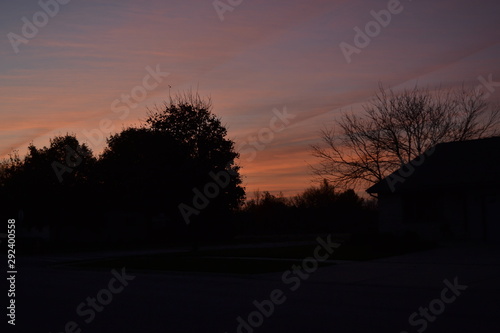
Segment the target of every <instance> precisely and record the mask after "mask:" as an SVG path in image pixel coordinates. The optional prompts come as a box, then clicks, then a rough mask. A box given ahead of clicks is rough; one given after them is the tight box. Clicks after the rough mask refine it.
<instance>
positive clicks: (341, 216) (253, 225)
mask: <svg viewBox="0 0 500 333" xmlns="http://www.w3.org/2000/svg"><path fill="white" fill-rule="evenodd" d="M106 142H107V144H106V147H105V148H104V150H103V152H102V153H101V154H100V155H98V156H95V155H94V153H93V151H92V150H91V149H90V147H89V146H88V145H87V144H85V143H81V142H79V141H78V139H77V138H76V136H75V135H72V134H66V135H62V136H57V137H55V138H52V139H51V140H50V144H49V146H46V147H42V148H39V147H36V146H35V145H34V144H30V145H29V147H28V151H27V153H26V155H25V156H24V157H20V156H19V154H18V153H13V154H11V155H10V157H9V158H7V159H4V160H3V161H1V162H0V202H1V203H2V204H1V205H2V209H1V213H0V214H1V217H2V219H3V220H6V219H11V218H16V219H17V220H18V221H17V225H16V227H17V230H18V231H19V232H20V235H21V236H22V237H24V240H23V242H24V247H25V248H26V247H29V246H30V244H29V243H30V242H31V243H33V244H31V245H33V246H34V247H36V246H39V245H40V243H43V244H46V243H50V244H55V245H57V246H59V247H64V248H66V247H71V246H79V245H78V244H80V245H81V244H92V245H95V244H100V246H104V247H106V246H116V245H117V244H122V245H124V246H131V247H137V246H141V245H142V244H146V245H148V246H150V245H151V244H159V245H165V244H173V243H183V242H184V243H185V242H193V241H194V243H195V244H197V243H199V242H203V241H206V240H227V239H231V238H232V237H234V236H235V235H283V234H304V233H318V232H357V231H359V230H364V231H366V230H371V229H372V228H373V227H374V225H375V222H374V218H373V217H374V214H375V212H374V209H373V207H372V206H371V202H370V201H366V200H364V199H362V198H360V197H359V196H357V195H356V194H355V192H354V191H352V190H348V191H343V192H337V191H335V189H334V188H333V187H332V186H331V185H330V184H329V183H328V182H326V181H325V182H324V183H323V184H322V185H321V186H320V187H317V188H316V187H313V188H310V189H308V190H306V191H304V192H303V193H302V194H300V195H297V196H295V197H293V198H284V197H283V196H279V195H278V196H275V195H272V194H270V193H269V192H263V193H257V195H256V196H255V197H254V198H252V199H250V200H248V201H247V202H245V199H246V197H245V190H244V188H243V187H242V185H241V184H242V181H241V176H240V174H239V169H240V168H239V166H238V165H237V163H236V160H237V158H238V156H239V155H238V153H237V152H235V150H234V142H233V141H231V140H229V139H227V131H226V128H225V127H224V126H223V125H222V124H221V121H220V119H219V118H217V117H216V116H215V115H214V114H213V113H212V112H211V104H210V101H204V100H201V99H200V98H199V96H197V95H192V94H185V95H182V96H178V97H176V98H175V99H170V101H169V102H168V103H165V105H164V106H163V107H161V108H156V109H155V110H150V111H149V112H148V116H147V118H146V120H145V122H144V123H143V124H141V125H140V126H136V127H129V128H124V129H123V130H122V131H121V132H119V133H117V134H114V135H111V136H110V137H108V138H107V141H106Z"/></svg>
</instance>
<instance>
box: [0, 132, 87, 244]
mask: <svg viewBox="0 0 500 333" xmlns="http://www.w3.org/2000/svg"><path fill="white" fill-rule="evenodd" d="M95 161H96V159H95V158H94V157H93V156H92V151H91V150H90V149H89V148H88V147H87V146H86V145H85V144H80V143H79V142H78V140H77V139H76V137H75V136H74V135H70V134H66V135H64V136H56V137H55V138H53V139H51V140H50V145H49V147H43V148H37V147H36V146H35V145H33V144H30V145H29V146H28V153H27V154H26V156H25V157H24V159H21V158H20V157H19V156H18V155H17V154H16V155H15V156H11V157H10V159H9V160H7V161H4V162H3V163H2V165H3V166H2V168H1V169H2V171H1V174H2V176H0V179H1V186H0V187H1V196H2V198H3V200H2V201H3V202H8V207H9V208H8V209H10V210H11V211H12V213H11V214H17V211H19V210H21V209H22V210H23V211H24V213H25V217H26V218H25V223H26V225H28V226H42V225H50V226H54V227H56V228H55V231H56V235H57V229H58V227H59V226H61V225H64V224H66V223H68V224H75V223H88V221H86V220H85V219H84V216H85V213H86V212H87V211H88V207H89V206H90V205H91V201H92V197H91V196H90V194H91V190H90V188H89V177H90V173H91V170H92V168H93V167H94V165H95ZM13 216H15V215H13ZM56 237H57V236H56Z"/></svg>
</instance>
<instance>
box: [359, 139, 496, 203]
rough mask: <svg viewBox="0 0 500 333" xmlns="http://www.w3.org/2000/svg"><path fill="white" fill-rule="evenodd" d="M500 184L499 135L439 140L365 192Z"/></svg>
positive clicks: (463, 187) (464, 187) (478, 186)
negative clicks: (440, 141) (443, 141)
mask: <svg viewBox="0 0 500 333" xmlns="http://www.w3.org/2000/svg"><path fill="white" fill-rule="evenodd" d="M487 187H494V188H495V187H496V188H497V189H498V188H500V137H492V138H486V139H477V140H469V141H458V142H448V143H440V144H438V145H436V146H435V147H433V148H431V149H429V150H427V151H426V152H425V153H423V154H422V155H420V156H419V157H418V158H416V159H414V160H412V161H411V162H410V163H408V164H407V165H405V166H404V167H402V168H400V169H398V170H397V171H395V172H393V173H392V174H391V175H389V176H387V177H386V178H384V179H383V180H382V181H380V182H378V183H377V184H375V185H373V186H372V187H370V188H368V189H367V190H366V192H368V193H401V192H414V191H423V190H438V189H439V190H443V189H445V190H456V189H471V188H487Z"/></svg>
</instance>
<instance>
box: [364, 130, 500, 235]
mask: <svg viewBox="0 0 500 333" xmlns="http://www.w3.org/2000/svg"><path fill="white" fill-rule="evenodd" d="M367 192H368V193H371V194H377V197H378V202H379V209H380V221H379V230H380V232H392V233H394V234H396V235H402V234H404V233H406V232H415V233H417V234H418V235H419V236H420V237H421V238H423V239H427V240H442V239H449V238H451V239H469V240H487V241H500V137H492V138H486V139H478V140H470V141H460V142H449V143H441V144H438V145H436V146H435V147H433V148H431V149H429V150H428V151H426V152H425V153H424V154H422V155H421V156H419V157H418V158H416V159H414V160H413V161H411V162H410V163H408V164H406V165H405V166H403V167H402V168H400V169H399V170H397V171H395V172H394V173H392V174H391V175H389V176H388V177H386V178H385V179H384V180H382V181H380V182H379V183H377V184H375V185H373V186H372V187H370V188H369V189H367Z"/></svg>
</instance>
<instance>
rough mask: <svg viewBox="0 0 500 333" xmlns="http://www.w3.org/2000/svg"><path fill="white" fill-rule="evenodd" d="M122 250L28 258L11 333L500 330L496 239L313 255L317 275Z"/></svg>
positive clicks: (21, 263)
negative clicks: (186, 262)
mask: <svg viewBox="0 0 500 333" xmlns="http://www.w3.org/2000/svg"><path fill="white" fill-rule="evenodd" d="M217 251H219V252H217ZM234 253H236V254H238V252H237V251H236V252H234ZM318 253H320V254H321V255H323V254H324V253H325V252H318ZM125 254H126V253H93V254H91V255H89V254H72V255H54V254H52V255H44V256H29V257H22V258H19V259H18V262H17V266H18V275H17V283H16V304H17V307H16V326H15V327H12V326H8V331H12V332H33V333H34V332H37V333H38V332H53V333H55V332H75V333H78V332H93V333H100V332H106V333H107V332H123V333H125V332H134V333H135V332H141V333H142V332H210V333H211V332H221V333H224V332H228V333H230V332H241V333H243V332H244V333H250V332H396V333H399V332H404V331H406V332H424V331H425V332H429V333H431V332H471V333H472V332H474V333H478V332H498V329H499V326H500V320H499V318H500V248H499V247H498V246H492V245H488V246H486V245H477V244H476V245H471V244H465V245H464V244H462V245H454V246H453V247H450V246H447V247H444V248H438V249H433V250H427V251H422V252H417V253H411V254H406V255H401V256H395V257H389V258H384V259H375V260H370V261H362V262H360V261H337V260H329V261H325V262H323V263H322V265H321V266H320V267H319V268H317V269H315V266H314V263H313V262H312V261H311V260H309V261H308V262H307V263H306V267H307V269H309V270H310V273H307V272H305V271H303V270H301V271H300V272H295V273H294V272H292V271H290V272H287V271H288V270H290V269H292V270H293V268H292V266H293V265H297V264H301V260H299V261H293V260H290V258H282V259H279V260H276V259H277V258H276V257H279V256H276V255H269V256H267V258H265V259H262V258H263V257H262V255H259V257H258V258H256V257H251V258H249V257H248V256H247V258H246V259H245V260H238V258H239V257H238V255H236V256H232V257H231V256H229V257H228V256H225V257H222V258H221V253H220V249H218V250H217V249H214V251H213V252H212V253H210V254H211V255H209V256H208V255H207V257H209V258H208V259H207V261H203V260H202V262H204V263H205V264H207V263H208V264H207V265H206V266H205V267H219V268H217V269H212V271H211V272H204V273H203V272H196V271H191V272H189V271H185V270H184V271H182V269H181V268H179V267H178V266H175V265H179V262H181V261H182V259H176V260H177V261H176V260H174V259H172V258H173V257H169V256H174V257H176V256H177V254H172V253H162V254H158V253H155V254H154V255H160V256H163V259H162V260H167V261H168V260H169V258H170V260H172V263H173V265H174V264H175V265H174V266H172V267H173V269H176V270H177V271H165V270H164V269H160V268H161V267H156V268H155V269H145V268H144V267H143V266H141V265H140V263H141V262H143V260H145V259H144V258H145V257H144V253H142V254H139V253H128V254H126V255H127V258H128V259H123V258H122V259H120V258H118V257H119V255H125ZM152 254H153V253H150V254H149V256H151V255H152ZM183 255H184V256H185V255H186V254H180V255H179V256H180V258H182V256H183ZM310 255H311V256H314V255H313V253H311V254H310ZM110 257H112V258H111V259H110ZM146 257H147V256H146ZM117 258H118V259H117ZM130 258H133V259H130ZM165 258H166V259H165ZM297 259H302V258H297ZM82 260H83V261H82ZM190 260H198V261H199V260H200V259H192V258H191V259H190ZM264 261H266V264H265V265H264V266H262V265H258V266H259V267H268V268H266V269H262V270H260V271H258V270H257V271H255V272H254V271H253V268H252V265H256V262H264ZM214 262H215V263H214ZM269 263H274V264H269ZM127 264H129V265H131V267H129V268H127V267H126V265H127ZM191 264H192V263H191ZM198 264H199V263H198ZM122 265H123V266H122ZM238 265H239V266H238ZM146 266H147V265H146ZM202 266H203V265H202ZM234 267H239V268H237V269H233V268H234ZM245 267H247V268H248V269H247V270H246V271H245ZM224 268H226V269H224ZM112 269H114V270H115V273H114V274H113V273H112ZM123 269H124V271H123ZM123 273H125V275H123ZM120 275H121V277H120V278H117V276H120ZM120 279H121V280H122V281H121V282H120ZM445 280H446V281H447V282H444V281H445ZM446 288H447V289H446ZM450 288H452V289H454V290H450ZM93 299H96V301H95V302H96V303H95V304H93V305H92V302H93ZM272 300H274V303H271V302H272ZM100 302H102V303H100ZM271 304H272V305H271ZM93 306H94V307H93ZM429 307H431V310H426V308H429ZM3 308H4V309H5V307H3ZM258 308H260V310H258ZM4 311H5V310H4ZM2 317H4V320H5V321H6V319H5V318H6V317H5V315H3V316H2ZM239 317H240V319H238V318H239ZM410 317H411V319H412V321H411V322H410V321H409V318H410ZM243 321H244V323H242V322H243Z"/></svg>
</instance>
